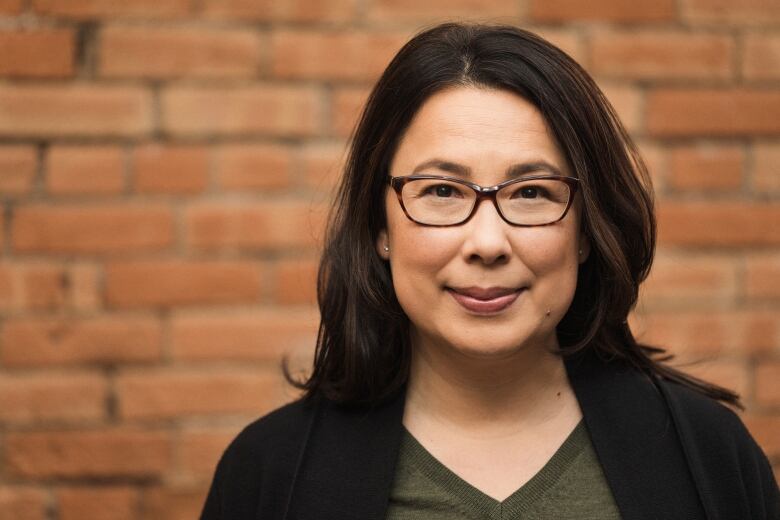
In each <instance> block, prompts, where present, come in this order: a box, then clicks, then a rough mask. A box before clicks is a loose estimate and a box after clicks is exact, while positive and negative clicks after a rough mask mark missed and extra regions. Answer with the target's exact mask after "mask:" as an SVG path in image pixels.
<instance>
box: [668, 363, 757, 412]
mask: <svg viewBox="0 0 780 520" xmlns="http://www.w3.org/2000/svg"><path fill="white" fill-rule="evenodd" d="M672 365H673V366H675V367H676V368H679V369H680V370H682V371H683V372H685V373H687V374H691V375H693V376H695V377H698V378H700V379H703V380H704V381H707V382H708V383H712V384H714V385H718V386H721V387H723V388H727V389H729V390H732V391H734V392H736V393H737V394H738V395H739V396H740V397H741V398H742V400H743V403H744V400H745V399H747V398H748V392H749V389H750V370H749V368H748V365H747V363H746V362H745V361H744V360H739V359H715V360H713V359H708V360H706V361H701V362H697V363H680V364H675V363H674V362H672Z"/></svg>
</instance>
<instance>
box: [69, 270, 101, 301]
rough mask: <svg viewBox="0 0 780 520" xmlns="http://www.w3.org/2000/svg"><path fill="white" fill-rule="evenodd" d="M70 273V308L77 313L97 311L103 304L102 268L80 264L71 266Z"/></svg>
mask: <svg viewBox="0 0 780 520" xmlns="http://www.w3.org/2000/svg"><path fill="white" fill-rule="evenodd" d="M68 271H69V272H68V286H69V288H70V301H69V304H70V308H71V309H74V310H76V311H94V310H97V309H98V308H99V307H100V306H101V304H102V302H101V301H100V296H99V290H100V288H101V285H102V273H103V271H102V268H99V267H98V266H97V265H94V264H85V263H79V264H74V265H71V266H70V269H69V270H68Z"/></svg>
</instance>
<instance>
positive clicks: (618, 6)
mask: <svg viewBox="0 0 780 520" xmlns="http://www.w3.org/2000/svg"><path fill="white" fill-rule="evenodd" d="M528 15H529V17H530V18H531V19H532V20H537V21H541V22H568V21H576V20H593V21H611V22H660V21H667V20H673V19H674V18H675V16H676V6H675V2H674V0H658V1H655V2H634V1H632V0H595V1H592V2H581V1H579V0H531V2H530V5H529V7H528Z"/></svg>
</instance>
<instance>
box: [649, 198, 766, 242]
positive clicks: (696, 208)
mask: <svg viewBox="0 0 780 520" xmlns="http://www.w3.org/2000/svg"><path fill="white" fill-rule="evenodd" d="M777 222H780V207H778V206H777V205H776V204H763V203H743V202H717V203H716V202H671V201H663V202H662V203H660V204H659V206H658V232H659V242H660V243H661V244H663V245H672V244H683V245H688V246H717V247H744V246H768V245H778V244H780V226H777V225H776V223H777Z"/></svg>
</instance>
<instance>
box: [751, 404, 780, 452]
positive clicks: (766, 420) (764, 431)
mask: <svg viewBox="0 0 780 520" xmlns="http://www.w3.org/2000/svg"><path fill="white" fill-rule="evenodd" d="M743 420H744V421H745V426H747V427H748V429H749V430H750V433H751V434H752V435H753V437H754V438H755V439H756V442H757V443H758V445H759V446H761V449H762V450H764V453H766V455H767V457H770V458H777V457H780V415H759V414H757V413H749V414H747V415H745V416H744V417H743Z"/></svg>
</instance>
